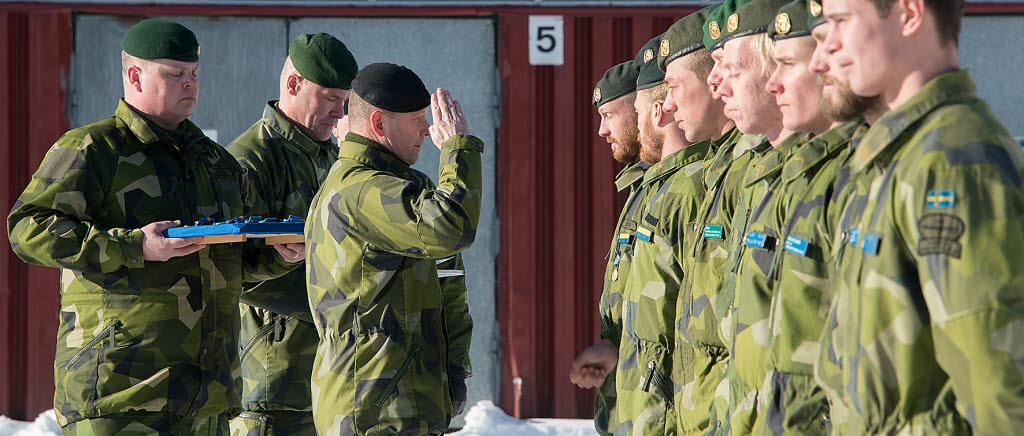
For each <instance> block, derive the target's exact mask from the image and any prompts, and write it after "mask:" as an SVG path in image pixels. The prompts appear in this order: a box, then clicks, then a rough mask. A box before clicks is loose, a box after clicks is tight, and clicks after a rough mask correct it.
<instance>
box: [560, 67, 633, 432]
mask: <svg viewBox="0 0 1024 436" xmlns="http://www.w3.org/2000/svg"><path fill="white" fill-rule="evenodd" d="M638 72H639V71H638V69H637V68H636V63H635V62H634V61H633V60H632V59H630V60H629V61H626V62H623V63H621V64H618V65H615V66H613V67H611V68H609V69H608V71H606V72H605V73H604V76H602V77H601V80H600V81H598V82H597V86H595V87H594V95H593V104H594V106H595V107H596V108H597V112H598V114H599V115H600V117H601V124H600V128H599V130H598V134H599V135H600V136H601V137H602V138H605V139H606V140H607V141H608V143H609V144H611V149H612V158H614V159H615V160H616V161H617V162H619V163H622V164H625V165H626V167H625V168H623V169H622V171H620V172H619V174H618V175H617V176H616V177H615V187H616V189H618V191H619V192H622V191H623V190H625V189H627V188H628V189H629V197H628V198H627V200H626V204H625V205H624V206H623V208H622V211H621V212H619V219H618V221H617V222H616V223H615V233H613V237H612V243H611V247H610V248H609V250H608V255H607V260H608V263H607V265H606V266H605V274H604V284H603V286H602V289H601V307H600V313H601V340H600V341H598V342H597V343H596V344H594V345H592V346H590V347H588V348H587V349H585V350H583V351H581V352H580V354H579V356H577V357H576V360H574V361H573V369H572V372H571V373H570V374H569V380H570V381H571V382H573V383H575V384H576V385H577V386H579V387H582V388H587V389H590V388H595V387H599V389H598V391H597V401H596V402H595V404H594V427H595V429H597V432H598V433H600V434H602V435H607V434H612V433H613V432H614V431H615V427H616V426H617V425H618V422H616V419H615V363H616V362H617V361H618V353H619V338H620V337H621V335H622V290H623V288H624V287H625V283H626V279H627V278H628V277H629V271H630V265H631V262H632V259H633V242H634V235H633V232H635V231H636V226H637V221H638V220H639V217H638V216H637V215H639V209H640V207H639V204H640V202H639V198H640V197H642V196H643V190H641V189H640V182H641V181H643V175H644V172H645V171H647V168H648V167H650V165H648V164H647V163H646V162H644V161H640V160H638V157H639V154H640V140H639V138H638V135H639V130H638V128H637V115H636V109H635V108H634V107H633V102H634V100H635V99H636V79H637V74H638Z"/></svg>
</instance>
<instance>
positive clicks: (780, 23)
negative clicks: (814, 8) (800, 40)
mask: <svg viewBox="0 0 1024 436" xmlns="http://www.w3.org/2000/svg"><path fill="white" fill-rule="evenodd" d="M808 15H810V14H808V11H807V0H793V1H791V2H789V3H786V4H785V5H784V6H782V8H781V9H779V12H778V13H777V14H776V15H775V24H774V25H773V26H771V27H770V28H769V29H768V37H770V38H771V39H774V40H776V41H778V40H780V39H787V38H796V37H798V36H808V35H810V34H811V28H810V27H809V25H808V21H809V20H808V19H807V16H808Z"/></svg>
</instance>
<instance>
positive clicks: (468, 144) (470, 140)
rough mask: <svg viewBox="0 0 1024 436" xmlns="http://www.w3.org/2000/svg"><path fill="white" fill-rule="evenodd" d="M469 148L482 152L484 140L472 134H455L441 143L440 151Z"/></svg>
mask: <svg viewBox="0 0 1024 436" xmlns="http://www.w3.org/2000/svg"><path fill="white" fill-rule="evenodd" d="M456 150H470V151H478V152H481V153H483V151H484V142H483V141H481V140H480V138H477V137H476V136H473V135H455V136H452V137H451V138H449V139H448V140H447V141H445V142H444V144H441V151H442V152H444V151H456Z"/></svg>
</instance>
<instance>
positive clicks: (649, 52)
mask: <svg viewBox="0 0 1024 436" xmlns="http://www.w3.org/2000/svg"><path fill="white" fill-rule="evenodd" d="M663 36H665V34H664V33H662V34H661V35H658V36H655V37H654V38H651V40H650V41H647V44H644V46H643V47H640V51H639V52H637V54H636V60H634V62H636V63H637V65H639V66H640V73H639V74H638V75H637V79H636V90H637V91H642V90H644V89H647V88H653V87H655V86H658V85H660V84H661V83H662V82H664V81H665V72H664V71H661V69H660V68H658V48H659V47H660V46H661V38H662V37H663Z"/></svg>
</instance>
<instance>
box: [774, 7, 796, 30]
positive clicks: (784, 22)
mask: <svg viewBox="0 0 1024 436" xmlns="http://www.w3.org/2000/svg"><path fill="white" fill-rule="evenodd" d="M792 28H793V23H791V22H790V21H789V14H787V13H785V12H783V13H781V14H779V15H778V16H776V17H775V31H776V32H778V34H779V35H785V34H787V33H789V31H790V29H792Z"/></svg>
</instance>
